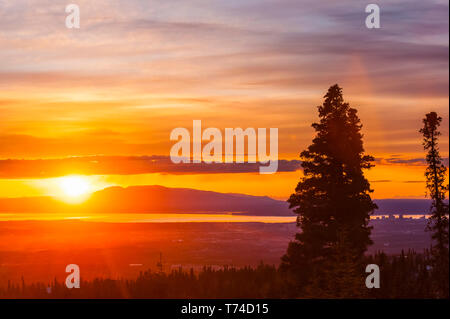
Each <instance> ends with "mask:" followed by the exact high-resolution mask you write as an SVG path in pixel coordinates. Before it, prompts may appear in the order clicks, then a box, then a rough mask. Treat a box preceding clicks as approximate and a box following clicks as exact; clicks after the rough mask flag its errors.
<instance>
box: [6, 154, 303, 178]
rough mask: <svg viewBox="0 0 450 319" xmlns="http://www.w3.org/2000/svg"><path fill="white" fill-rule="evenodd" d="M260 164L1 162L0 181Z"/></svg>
mask: <svg viewBox="0 0 450 319" xmlns="http://www.w3.org/2000/svg"><path fill="white" fill-rule="evenodd" d="M300 164H301V162H300V161H298V160H279V161H278V172H293V171H296V170H299V169H300ZM260 166H261V164H259V163H255V164H252V163H243V164H238V163H210V164H206V163H198V164H197V163H195V164H194V163H180V164H174V163H172V161H171V160H170V158H169V157H167V156H156V155H153V156H88V157H70V158H63V159H38V160H17V159H14V160H12V159H11V160H0V178H46V177H57V176H63V175H67V174H83V175H106V174H117V175H132V174H150V173H160V174H178V175H185V174H224V173H259V167H260Z"/></svg>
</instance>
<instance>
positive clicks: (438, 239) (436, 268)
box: [420, 112, 449, 298]
mask: <svg viewBox="0 0 450 319" xmlns="http://www.w3.org/2000/svg"><path fill="white" fill-rule="evenodd" d="M441 121H442V118H441V117H439V116H438V115H437V114H436V112H430V113H428V114H426V116H425V118H424V119H423V128H422V129H420V133H422V135H423V147H424V149H425V150H427V151H428V153H427V157H426V161H427V163H428V167H427V169H426V171H425V177H426V181H427V184H426V185H427V190H428V192H429V195H430V197H431V199H432V206H431V217H430V219H429V223H428V227H427V229H428V230H430V231H432V232H433V235H432V238H433V241H434V244H433V247H432V251H431V253H432V255H433V274H434V275H433V278H434V280H435V283H436V287H437V291H436V295H437V297H439V298H448V297H449V277H448V273H449V270H448V267H449V257H448V254H449V250H448V239H449V237H448V205H447V204H446V203H445V196H446V193H447V192H448V185H447V186H446V185H445V176H446V173H447V167H445V166H444V164H443V163H442V159H441V156H440V154H439V146H438V139H439V136H440V135H441V133H440V132H439V130H438V128H439V126H440V124H441Z"/></svg>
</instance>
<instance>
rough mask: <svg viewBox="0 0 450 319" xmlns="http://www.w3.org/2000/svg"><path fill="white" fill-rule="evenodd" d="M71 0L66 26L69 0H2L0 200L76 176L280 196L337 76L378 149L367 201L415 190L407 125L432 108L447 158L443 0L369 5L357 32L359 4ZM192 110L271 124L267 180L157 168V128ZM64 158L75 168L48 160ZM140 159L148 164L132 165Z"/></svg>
mask: <svg viewBox="0 0 450 319" xmlns="http://www.w3.org/2000/svg"><path fill="white" fill-rule="evenodd" d="M71 2H72V3H75V4H77V5H79V7H80V11H81V27H80V29H68V28H66V26H65V18H66V16H67V14H66V13H65V11H64V10H65V6H66V5H67V4H68V2H67V1H62V0H52V1H50V0H48V1H45V0H39V1H33V0H28V1H24V0H16V1H3V0H0V114H1V117H0V197H21V196H39V195H55V194H56V193H58V191H60V190H58V186H57V185H59V184H58V176H60V175H61V176H64V175H70V174H75V173H77V174H80V173H81V174H83V175H84V174H88V175H89V177H86V180H89V183H90V185H91V186H92V188H93V190H97V189H101V188H104V187H107V186H110V185H122V186H130V185H147V184H161V185H165V186H170V187H192V188H197V189H206V190H215V191H221V192H236V193H245V194H253V195H268V196H272V197H274V198H280V199H285V198H287V197H288V196H289V194H290V193H292V192H293V190H294V188H295V185H296V182H297V181H298V179H299V178H300V177H301V171H299V170H296V169H295V167H296V162H295V161H296V160H298V155H299V153H300V152H301V151H302V150H303V149H305V148H306V147H307V146H308V145H309V144H310V143H311V140H312V138H313V136H314V132H313V129H312V128H311V123H312V122H314V121H316V120H317V110H316V106H317V105H319V104H321V103H322V98H323V95H324V94H325V92H326V90H327V89H328V87H329V86H331V85H333V84H335V83H338V84H339V85H340V86H341V87H342V88H343V93H344V98H345V100H346V101H348V102H349V103H350V104H351V106H352V107H355V108H357V109H358V112H359V113H358V114H359V116H360V118H361V121H362V123H363V133H364V143H365V144H364V145H365V149H366V152H367V153H368V154H370V155H373V156H374V157H375V158H376V164H377V166H376V167H375V168H374V169H372V170H371V171H369V172H367V176H368V178H369V180H370V181H371V184H372V187H373V188H374V189H375V193H374V197H375V198H423V197H424V195H425V190H424V183H423V179H424V178H423V172H424V169H425V167H424V162H423V157H424V151H423V149H422V145H421V136H420V134H419V133H418V130H419V129H420V127H421V125H422V123H421V121H422V118H423V117H424V115H425V113H427V112H430V111H432V110H433V111H436V112H438V113H439V115H441V116H442V117H443V124H442V127H441V131H442V133H443V135H442V137H441V141H440V143H441V154H442V156H443V157H444V158H445V162H446V163H447V165H448V147H449V146H448V141H449V132H448V131H449V130H448V127H449V124H448V118H449V114H448V113H449V112H448V104H449V91H448V85H449V83H448V79H449V60H448V59H449V42H448V29H449V22H448V9H449V8H448V1H440V0H439V1H437V0H429V1H418V0H396V1H378V2H377V4H378V5H379V6H380V8H381V28H380V29H367V28H366V27H365V18H366V15H367V14H366V13H365V6H366V5H367V4H369V3H370V2H367V3H366V2H364V1H349V0H343V1H313V0H301V1H300V0H270V1H269V0H239V1H237V0H227V1H223V0H222V1H215V0H203V1H200V0H184V1H177V0H175V1H166V0H165V1H163V0H161V1H150V0H145V1H144V0H142V1H138V0H128V1H123V0H122V1H119V0H116V1H103V0H98V1H81V0H74V1H71ZM197 119H199V120H202V124H203V126H204V127H216V128H219V129H220V130H224V129H225V128H226V127H242V128H247V127H253V128H257V127H263V128H270V127H276V128H278V131H279V157H280V159H283V160H286V162H285V163H284V164H283V165H281V166H280V171H279V172H278V173H276V174H273V175H269V176H263V175H260V174H257V173H255V172H254V171H251V170H250V171H248V170H246V169H242V171H239V172H235V171H233V172H230V171H229V170H228V169H224V168H223V167H217V168H214V169H212V170H213V171H211V169H210V170H201V169H198V167H196V168H192V169H187V170H186V171H184V172H183V173H182V174H181V173H180V172H179V168H177V167H174V166H173V165H172V166H171V165H166V164H167V158H168V156H169V153H170V148H171V147H172V145H173V142H172V141H170V139H169V136H170V132H171V131H172V130H173V129H174V128H176V127H185V128H188V129H189V130H192V121H193V120H197ZM155 156H156V157H155ZM73 157H77V158H78V160H79V162H82V163H83V164H78V165H79V166H74V165H73V163H72V164H71V165H67V166H64V165H63V164H61V163H64V162H61V161H64V160H65V159H67V158H73ZM111 157H114V158H113V160H111ZM122 157H124V158H122ZM8 159H13V160H19V159H20V160H23V161H18V162H11V161H7V160H8ZM114 159H115V161H116V162H117V163H119V162H120V163H122V166H120V165H118V164H114V163H115V162H114ZM149 159H150V160H149ZM52 161H53V162H52ZM55 161H56V162H55ZM58 161H59V162H58ZM149 161H150V162H152V161H153V162H152V163H157V164H158V165H156V164H154V165H153V166H152V168H151V169H148V168H145V169H142V165H144V166H145V165H146V164H145V163H148V162H149ZM155 161H156V162H155ZM105 162H107V164H105ZM55 163H56V164H57V165H60V164H61V167H62V168H61V169H60V170H59V171H57V172H52V169H49V167H54V166H53V165H54V164H55ZM89 163H91V164H92V163H94V164H98V165H94V166H96V167H100V168H86V165H89ZM142 163H144V164H142ZM159 164H160V165H159ZM42 165H44V166H45V167H46V169H42ZM46 165H47V166H46ZM80 165H81V166H82V167H81V168H80ZM83 165H84V166H83ZM137 166H138V168H137ZM105 167H106V168H105ZM118 167H120V168H121V169H119V168H118ZM139 167H140V168H139ZM145 167H146V166H145ZM293 167H294V168H293ZM49 171H50V172H49ZM55 185H56V186H55Z"/></svg>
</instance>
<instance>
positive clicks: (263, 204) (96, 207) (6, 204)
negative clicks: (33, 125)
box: [0, 186, 292, 216]
mask: <svg viewBox="0 0 450 319" xmlns="http://www.w3.org/2000/svg"><path fill="white" fill-rule="evenodd" d="M80 211H82V212H83V213H102V214H105V213H210V214H211V213H241V214H245V215H254V216H292V213H291V211H290V210H289V208H288V204H287V203H286V202H284V201H278V200H274V199H272V198H269V197H266V196H250V195H243V194H225V193H216V192H211V191H201V190H195V189H187V188H167V187H163V186H131V187H127V188H122V187H109V188H106V189H104V190H101V191H98V192H95V193H93V194H92V195H91V196H90V198H89V199H87V200H86V201H85V202H83V203H81V204H78V205H74V204H67V203H64V202H61V201H58V200H56V199H54V198H52V197H27V198H3V199H0V212H4V213H6V212H8V213H61V212H64V213H65V212H68V213H70V212H80Z"/></svg>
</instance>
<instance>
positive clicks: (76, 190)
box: [59, 176, 92, 199]
mask: <svg viewBox="0 0 450 319" xmlns="http://www.w3.org/2000/svg"><path fill="white" fill-rule="evenodd" d="M59 187H60V188H61V191H62V193H63V195H64V196H65V197H67V198H70V199H77V198H81V197H84V196H85V195H87V194H89V193H90V192H91V188H92V185H91V184H90V182H89V181H88V180H87V179H86V178H83V177H82V176H64V177H61V178H60V180H59Z"/></svg>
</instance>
